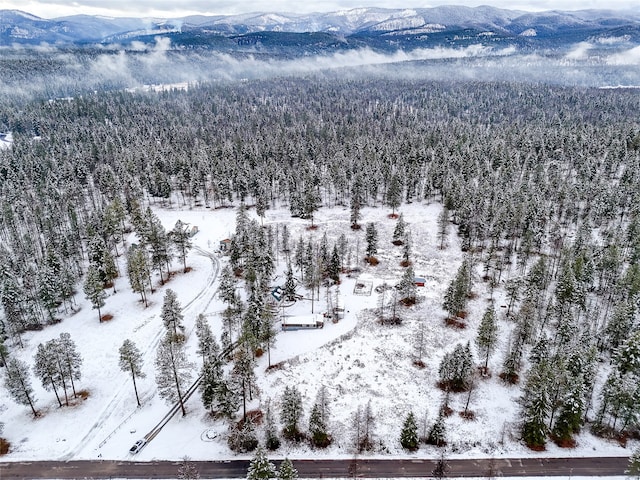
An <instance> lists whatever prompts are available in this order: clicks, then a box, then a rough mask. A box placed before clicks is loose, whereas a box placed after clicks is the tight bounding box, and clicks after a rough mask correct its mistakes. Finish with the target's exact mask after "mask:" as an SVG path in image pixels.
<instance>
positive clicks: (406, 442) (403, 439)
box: [400, 412, 420, 452]
mask: <svg viewBox="0 0 640 480" xmlns="http://www.w3.org/2000/svg"><path fill="white" fill-rule="evenodd" d="M419 444H420V441H419V439H418V425H417V424H416V419H415V417H414V415H413V412H409V414H408V415H407V417H406V418H405V420H404V424H403V425H402V431H401V432H400V445H402V447H403V448H406V449H407V450H409V451H410V452H413V451H416V450H417V449H418V446H419Z"/></svg>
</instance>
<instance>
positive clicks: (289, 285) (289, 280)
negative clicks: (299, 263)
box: [282, 263, 296, 302]
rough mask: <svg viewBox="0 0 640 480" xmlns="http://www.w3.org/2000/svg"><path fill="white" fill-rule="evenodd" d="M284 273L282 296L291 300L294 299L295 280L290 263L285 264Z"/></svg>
mask: <svg viewBox="0 0 640 480" xmlns="http://www.w3.org/2000/svg"><path fill="white" fill-rule="evenodd" d="M285 275H286V279H285V281H284V286H283V287H282V297H283V298H284V299H285V300H286V301H288V302H293V301H294V300H295V299H296V280H295V278H294V277H293V270H292V269H291V264H290V263H288V264H287V272H286V274H285Z"/></svg>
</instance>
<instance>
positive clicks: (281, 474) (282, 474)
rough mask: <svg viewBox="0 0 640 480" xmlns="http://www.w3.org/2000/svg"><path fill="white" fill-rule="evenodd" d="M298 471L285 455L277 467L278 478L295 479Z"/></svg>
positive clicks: (283, 479)
mask: <svg viewBox="0 0 640 480" xmlns="http://www.w3.org/2000/svg"><path fill="white" fill-rule="evenodd" d="M297 478H298V471H297V470H296V469H295V468H294V467H293V463H292V462H291V460H289V459H288V458H287V457H285V459H284V460H282V463H280V468H279V469H278V480H296V479H297Z"/></svg>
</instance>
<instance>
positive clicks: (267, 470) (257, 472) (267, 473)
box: [247, 447, 277, 480]
mask: <svg viewBox="0 0 640 480" xmlns="http://www.w3.org/2000/svg"><path fill="white" fill-rule="evenodd" d="M276 477H277V472H276V466H275V465H274V464H273V463H271V462H270V461H269V459H268V458H267V454H266V452H265V451H264V449H263V448H262V447H258V448H257V450H256V453H255V455H254V456H253V458H252V459H251V462H250V463H249V469H248V470H247V480H265V479H268V478H276Z"/></svg>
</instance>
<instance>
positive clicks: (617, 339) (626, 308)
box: [604, 301, 636, 351]
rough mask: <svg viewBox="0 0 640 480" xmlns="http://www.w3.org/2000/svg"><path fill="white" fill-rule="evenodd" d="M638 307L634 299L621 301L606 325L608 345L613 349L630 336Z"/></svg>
mask: <svg viewBox="0 0 640 480" xmlns="http://www.w3.org/2000/svg"><path fill="white" fill-rule="evenodd" d="M635 313H636V309H635V306H634V303H633V302H632V301H627V302H620V303H619V304H618V305H616V308H615V310H614V311H613V315H611V318H610V319H609V321H608V323H607V326H606V327H605V331H604V333H605V338H606V343H607V346H608V347H609V349H610V350H611V351H614V350H615V349H616V348H618V347H619V346H620V345H621V344H622V343H623V342H624V340H625V339H626V338H627V337H628V336H629V334H630V333H631V330H632V328H633V324H634V317H635Z"/></svg>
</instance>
